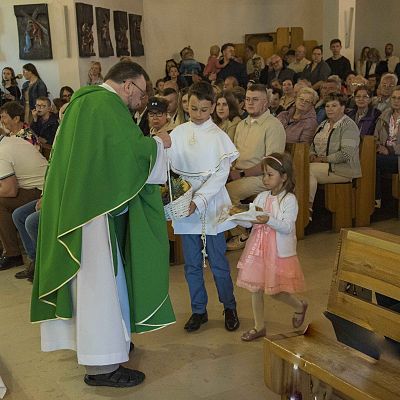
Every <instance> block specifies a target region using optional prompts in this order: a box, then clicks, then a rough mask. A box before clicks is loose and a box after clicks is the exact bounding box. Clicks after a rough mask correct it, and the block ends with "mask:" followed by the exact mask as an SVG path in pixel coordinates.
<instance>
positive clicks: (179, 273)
mask: <svg viewBox="0 0 400 400" xmlns="http://www.w3.org/2000/svg"><path fill="white" fill-rule="evenodd" d="M373 228H375V229H380V230H383V231H387V232H391V233H395V234H400V223H399V221H398V220H389V221H385V222H380V223H377V224H374V225H373ZM337 237H338V235H337V234H333V233H329V232H325V233H319V234H315V235H311V236H308V237H306V239H305V240H303V241H300V242H299V244H298V252H299V257H300V260H301V263H302V265H303V269H304V273H305V276H306V281H307V292H306V293H305V294H304V295H305V297H307V298H308V301H309V303H310V307H309V313H308V316H307V321H311V320H312V321H313V322H314V323H315V324H316V325H318V326H319V327H320V328H321V329H322V330H324V331H325V332H326V333H327V334H329V335H332V332H333V331H332V329H331V327H330V325H329V323H328V322H327V321H326V320H324V318H323V317H322V316H321V313H322V311H324V309H325V305H326V301H327V295H328V290H329V285H330V279H331V270H332V266H333V261H334V257H335V252H336V244H337ZM239 255H240V252H233V253H229V260H230V262H231V265H232V271H233V275H234V277H236V269H235V266H236V261H237V259H238V257H239ZM17 270H19V269H17V268H13V269H11V270H8V271H3V272H1V273H0V376H1V377H2V378H3V380H4V382H5V383H6V385H7V387H8V393H7V395H6V397H5V399H6V400H28V399H29V400H57V399H60V400H69V399H71V400H72V399H74V400H76V399H79V400H92V399H93V400H96V399H111V398H115V399H120V400H124V399H140V400H156V399H161V400H169V399H172V400H187V399H193V400H200V399H203V400H217V399H218V400H225V399H226V400H228V399H229V400H236V399H246V400H259V399H268V400H275V399H278V398H280V397H279V396H277V395H275V394H273V393H271V392H270V391H269V390H268V389H267V388H266V387H265V385H264V381H263V345H262V344H263V343H262V340H259V341H256V342H253V343H243V342H241V341H240V335H241V333H242V331H243V330H246V329H249V328H250V327H251V326H252V311H251V301H250V295H249V293H248V292H247V291H245V290H243V289H236V297H237V302H238V312H239V315H240V317H241V327H240V329H239V331H237V332H233V333H229V332H227V331H225V329H224V326H223V316H222V307H221V306H220V305H219V303H218V298H217V296H216V290H215V287H214V284H213V281H212V277H211V274H210V271H209V270H206V271H205V274H206V277H207V287H208V290H209V307H208V313H209V318H210V320H209V322H208V323H207V324H206V325H204V326H203V327H202V328H201V329H200V330H199V331H198V332H195V333H192V334H188V333H186V332H185V331H184V330H183V324H184V323H185V321H186V319H187V317H188V316H189V314H190V307H189V297H188V291H187V287H186V282H185V279H184V276H183V268H182V266H174V267H171V296H172V299H173V303H174V308H175V311H176V317H177V323H176V324H175V325H173V326H171V327H169V328H166V329H164V330H161V331H157V332H155V333H150V334H146V335H136V336H134V338H133V340H134V342H135V345H136V349H135V352H134V355H133V356H132V358H131V361H130V362H129V366H131V367H135V368H137V369H140V370H142V371H144V372H145V373H146V375H147V378H146V380H145V383H144V384H142V385H140V386H138V387H137V388H132V389H111V388H93V387H89V386H86V385H85V384H84V383H83V380H82V377H83V374H84V369H83V368H82V367H80V366H78V365H77V364H76V361H75V354H74V353H73V352H71V351H59V352H54V353H41V352H40V337H39V327H38V326H36V325H31V324H30V323H29V322H28V320H29V301H30V291H31V285H30V284H29V283H28V282H27V281H24V280H23V281H20V280H17V279H15V278H14V274H15V272H17ZM265 318H266V321H267V329H268V331H269V332H271V333H273V332H282V331H287V330H289V329H290V320H291V311H290V309H289V308H288V307H287V306H285V305H282V304H280V303H277V302H274V301H273V300H272V299H270V298H267V299H266V311H265Z"/></svg>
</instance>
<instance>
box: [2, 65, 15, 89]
mask: <svg viewBox="0 0 400 400" xmlns="http://www.w3.org/2000/svg"><path fill="white" fill-rule="evenodd" d="M5 69H8V70H9V71H10V72H11V85H13V86H16V85H17V79H16V77H15V72H14V70H13V69H12V68H11V67H4V68H3V70H2V71H1V84H2V85H3V86H5V85H6V81H5V80H4V79H3V71H4V70H5Z"/></svg>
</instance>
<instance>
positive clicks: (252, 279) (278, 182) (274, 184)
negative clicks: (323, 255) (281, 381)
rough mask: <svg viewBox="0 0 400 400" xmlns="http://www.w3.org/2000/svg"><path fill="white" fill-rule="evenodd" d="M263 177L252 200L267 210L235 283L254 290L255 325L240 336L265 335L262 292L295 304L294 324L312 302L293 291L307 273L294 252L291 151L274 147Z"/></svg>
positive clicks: (299, 287)
mask: <svg viewBox="0 0 400 400" xmlns="http://www.w3.org/2000/svg"><path fill="white" fill-rule="evenodd" d="M263 171H264V177H263V183H264V185H265V186H266V188H267V189H268V190H267V191H266V192H262V193H260V194H259V195H258V196H257V197H256V199H255V200H254V204H255V205H256V206H258V207H261V208H262V209H263V210H264V211H265V212H266V213H267V215H266V216H259V217H257V221H254V222H253V223H254V226H253V229H252V232H251V235H250V237H249V239H248V240H247V243H246V247H245V249H244V250H243V253H242V256H241V257H240V260H239V262H238V269H239V273H238V278H237V285H238V286H240V287H243V288H246V289H248V290H249V291H250V292H251V293H252V306H253V314H254V321H255V326H254V328H252V329H250V330H249V331H247V332H245V333H243V335H242V340H244V341H251V340H254V339H257V338H259V337H262V336H265V322H264V292H265V293H266V294H269V295H271V296H272V297H273V298H274V299H276V300H279V301H282V302H284V303H286V304H288V305H290V306H291V307H293V309H294V314H293V318H292V325H293V327H294V328H298V327H299V326H301V325H302V323H303V322H304V317H305V314H306V311H307V307H308V304H307V302H305V301H302V300H299V299H298V298H297V297H296V296H294V295H293V293H297V292H301V291H303V290H304V276H303V272H302V270H301V266H300V263H299V259H298V258H297V255H296V245H297V239H296V218H297V212H298V205H297V199H296V196H295V195H294V194H293V192H294V177H293V166H292V160H291V158H290V156H289V155H288V154H286V153H285V154H280V153H273V154H271V155H269V156H267V157H266V158H265V159H264V160H263Z"/></svg>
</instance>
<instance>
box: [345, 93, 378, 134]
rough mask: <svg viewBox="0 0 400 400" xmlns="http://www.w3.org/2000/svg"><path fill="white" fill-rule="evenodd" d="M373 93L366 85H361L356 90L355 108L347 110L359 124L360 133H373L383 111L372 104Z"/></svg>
mask: <svg viewBox="0 0 400 400" xmlns="http://www.w3.org/2000/svg"><path fill="white" fill-rule="evenodd" d="M371 101H372V95H371V92H370V90H369V89H368V88H367V87H366V86H359V87H358V88H357V89H356V90H355V91H354V102H355V106H354V108H351V109H350V110H348V111H347V113H346V114H347V115H348V116H349V117H350V118H351V119H352V120H353V121H354V122H355V123H356V124H357V126H358V129H359V130H360V135H373V134H374V132H375V125H376V120H377V119H378V117H379V116H380V115H381V112H380V111H379V110H377V109H376V108H375V107H372V106H371Z"/></svg>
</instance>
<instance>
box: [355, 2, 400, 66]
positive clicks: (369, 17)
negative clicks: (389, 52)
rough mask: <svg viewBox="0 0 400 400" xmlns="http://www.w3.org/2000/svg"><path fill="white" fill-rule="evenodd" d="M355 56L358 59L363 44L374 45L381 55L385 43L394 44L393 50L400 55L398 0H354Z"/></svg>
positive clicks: (399, 9)
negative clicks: (355, 4) (355, 6)
mask: <svg viewBox="0 0 400 400" xmlns="http://www.w3.org/2000/svg"><path fill="white" fill-rule="evenodd" d="M356 2H357V13H356V41H355V58H356V59H358V58H359V56H360V53H361V49H362V48H363V47H364V46H369V47H376V48H377V49H378V50H379V52H380V54H381V57H384V55H385V51H384V50H385V44H386V43H388V42H391V43H393V44H394V52H395V54H396V55H398V56H399V55H400V37H399V16H400V1H398V0H381V1H375V0H356Z"/></svg>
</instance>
